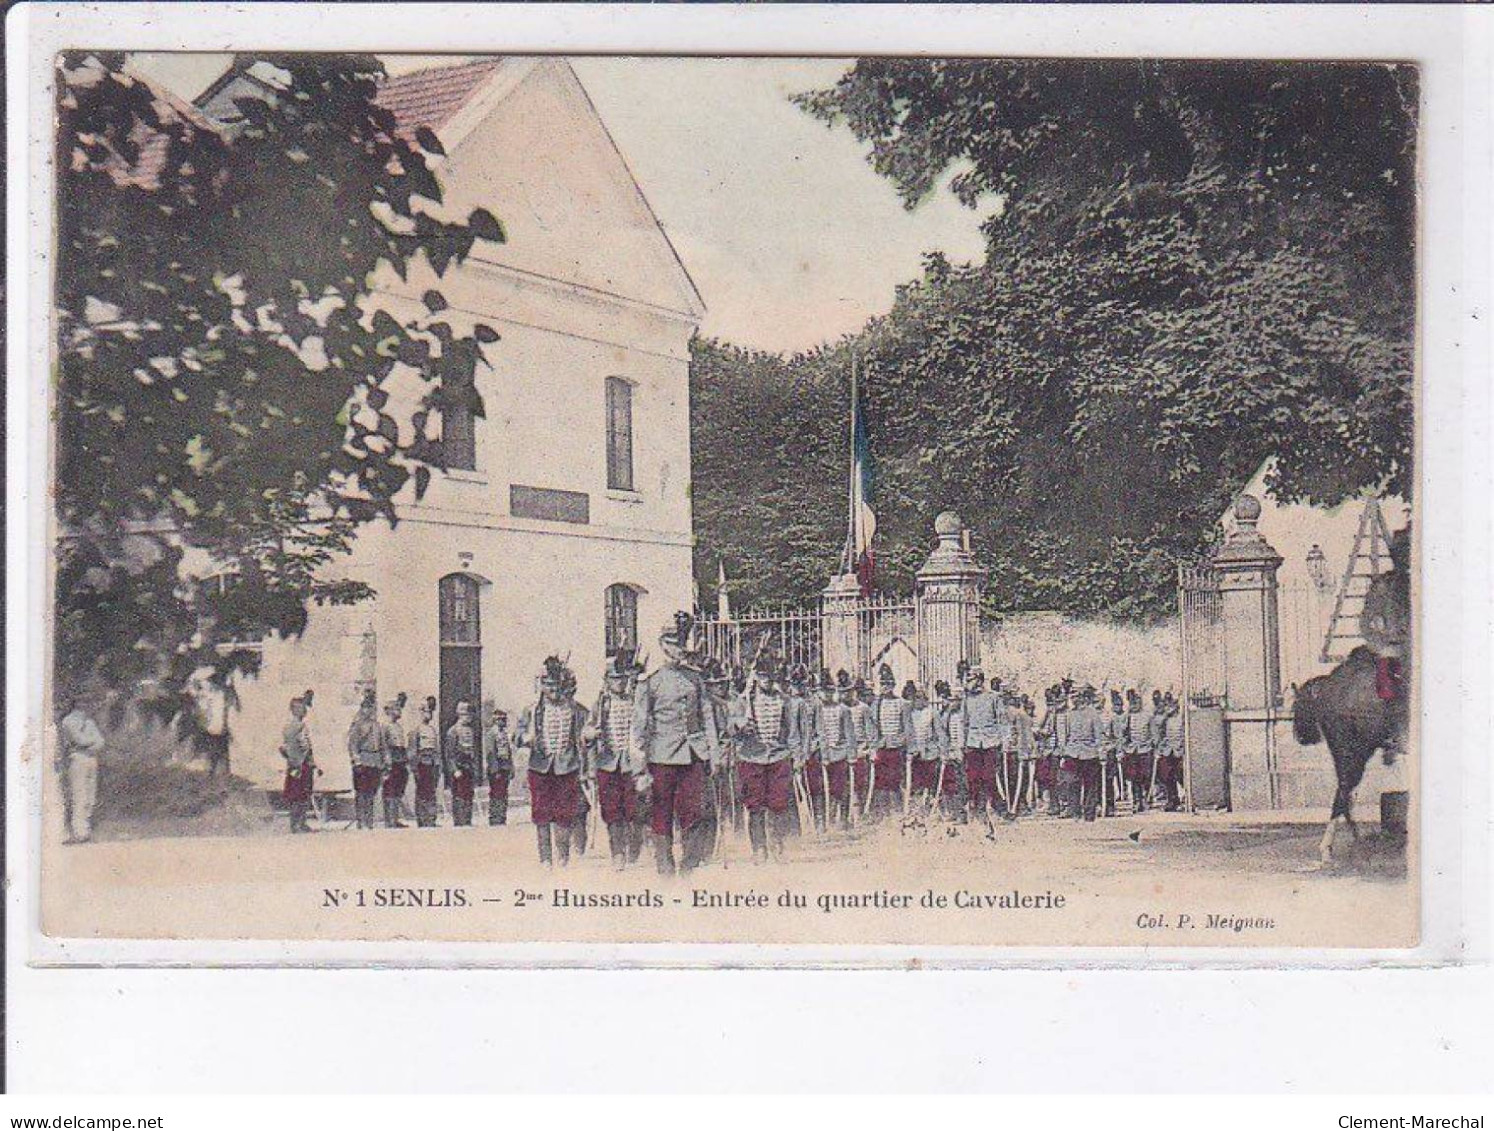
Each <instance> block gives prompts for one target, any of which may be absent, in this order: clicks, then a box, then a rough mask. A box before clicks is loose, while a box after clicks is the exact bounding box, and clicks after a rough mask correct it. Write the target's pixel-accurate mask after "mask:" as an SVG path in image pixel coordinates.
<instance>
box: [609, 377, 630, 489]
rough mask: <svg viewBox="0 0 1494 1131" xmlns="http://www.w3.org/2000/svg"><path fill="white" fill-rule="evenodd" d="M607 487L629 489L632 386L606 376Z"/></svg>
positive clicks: (618, 378) (626, 382)
mask: <svg viewBox="0 0 1494 1131" xmlns="http://www.w3.org/2000/svg"><path fill="white" fill-rule="evenodd" d="M607 489H608V490H609V491H631V490H633V385H632V383H631V382H629V381H626V380H624V379H623V378H621V377H608V378H607Z"/></svg>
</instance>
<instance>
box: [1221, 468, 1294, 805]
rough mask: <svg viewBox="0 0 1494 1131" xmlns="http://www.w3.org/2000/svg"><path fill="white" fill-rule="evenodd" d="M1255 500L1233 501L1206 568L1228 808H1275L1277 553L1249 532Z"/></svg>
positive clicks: (1255, 512)
mask: <svg viewBox="0 0 1494 1131" xmlns="http://www.w3.org/2000/svg"><path fill="white" fill-rule="evenodd" d="M1260 516H1261V504H1260V500H1259V499H1256V498H1255V497H1254V496H1251V495H1241V496H1240V497H1239V498H1238V499H1236V500H1235V525H1234V529H1233V530H1231V531H1230V532H1229V534H1228V535H1227V536H1226V537H1225V541H1224V545H1223V546H1221V547H1220V548H1219V550H1218V551H1217V552H1216V553H1215V554H1214V557H1213V560H1212V561H1211V563H1210V565H1211V566H1212V568H1213V570H1214V572H1215V574H1216V575H1217V577H1218V579H1219V602H1220V607H1219V612H1220V618H1221V620H1222V622H1223V625H1222V628H1223V634H1224V670H1225V679H1224V682H1225V703H1226V710H1225V719H1224V721H1225V732H1226V739H1225V741H1226V748H1227V749H1228V751H1229V767H1230V774H1229V780H1230V806H1231V808H1234V809H1272V808H1277V807H1279V800H1280V799H1279V798H1278V796H1277V793H1278V789H1277V782H1276V765H1275V763H1276V741H1275V738H1276V736H1275V729H1276V723H1277V721H1278V719H1279V717H1280V715H1281V712H1280V710H1279V708H1280V706H1281V639H1280V635H1281V633H1280V622H1279V619H1278V613H1277V583H1276V571H1277V569H1278V568H1280V566H1281V561H1282V559H1281V555H1280V554H1278V553H1277V552H1276V551H1275V550H1274V549H1273V548H1272V547H1271V544H1270V543H1269V542H1267V541H1266V539H1265V538H1264V537H1262V536H1261V533H1260V531H1259V530H1257V529H1256V523H1257V522H1258V521H1259V519H1260Z"/></svg>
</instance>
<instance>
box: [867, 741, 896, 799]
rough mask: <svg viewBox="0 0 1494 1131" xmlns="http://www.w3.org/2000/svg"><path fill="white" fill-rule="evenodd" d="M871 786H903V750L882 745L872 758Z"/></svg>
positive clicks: (891, 787)
mask: <svg viewBox="0 0 1494 1131" xmlns="http://www.w3.org/2000/svg"><path fill="white" fill-rule="evenodd" d="M872 787H873V788H874V789H902V788H903V752H902V751H901V750H899V749H897V748H896V747H892V746H884V747H883V748H882V749H881V750H878V751H877V753H876V756H875V757H874V758H873V759H872Z"/></svg>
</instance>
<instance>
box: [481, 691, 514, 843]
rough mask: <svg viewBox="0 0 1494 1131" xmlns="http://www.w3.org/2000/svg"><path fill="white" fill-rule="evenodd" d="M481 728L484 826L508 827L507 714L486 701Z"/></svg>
mask: <svg viewBox="0 0 1494 1131" xmlns="http://www.w3.org/2000/svg"><path fill="white" fill-rule="evenodd" d="M483 711H484V713H485V714H486V715H487V719H486V725H484V726H483V728H482V763H483V772H484V773H485V774H486V775H487V778H488V824H489V825H506V824H508V786H509V782H510V781H511V780H512V779H513V776H514V744H513V739H512V738H510V737H509V733H508V712H507V711H500V710H499V709H498V707H497V706H496V705H495V704H494V702H493V701H492V700H491V699H489V700H488V701H487V702H486V703H484V704H483Z"/></svg>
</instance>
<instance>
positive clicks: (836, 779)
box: [825, 762, 850, 801]
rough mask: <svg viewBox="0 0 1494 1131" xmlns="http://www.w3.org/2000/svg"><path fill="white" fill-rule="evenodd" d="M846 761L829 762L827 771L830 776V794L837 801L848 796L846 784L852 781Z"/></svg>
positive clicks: (826, 766)
mask: <svg viewBox="0 0 1494 1131" xmlns="http://www.w3.org/2000/svg"><path fill="white" fill-rule="evenodd" d="M846 766H847V764H846V763H845V762H827V763H826V764H825V771H826V773H827V774H828V775H829V777H830V796H831V797H833V798H835V800H837V801H844V800H845V797H846V785H847V783H848V782H849V781H850V774H849V772H848V770H847V768H846Z"/></svg>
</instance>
